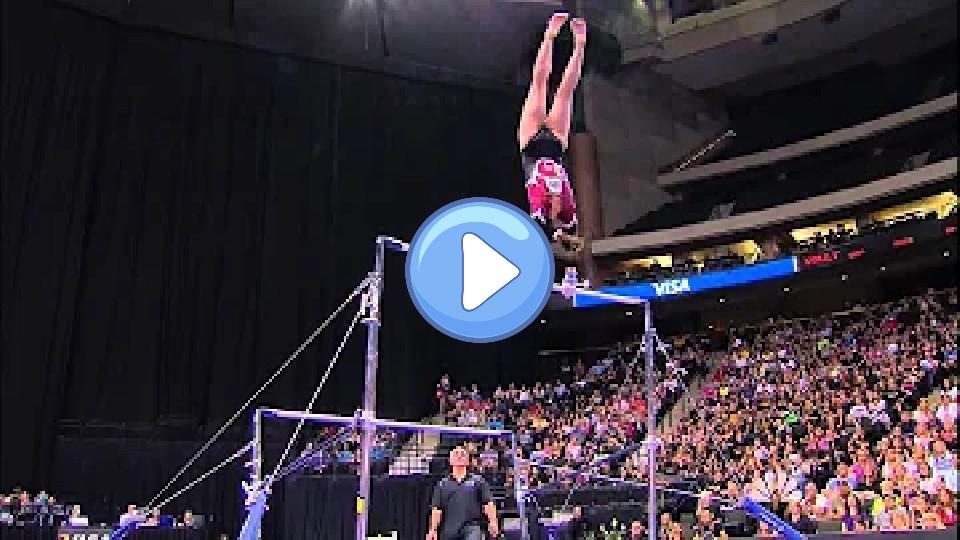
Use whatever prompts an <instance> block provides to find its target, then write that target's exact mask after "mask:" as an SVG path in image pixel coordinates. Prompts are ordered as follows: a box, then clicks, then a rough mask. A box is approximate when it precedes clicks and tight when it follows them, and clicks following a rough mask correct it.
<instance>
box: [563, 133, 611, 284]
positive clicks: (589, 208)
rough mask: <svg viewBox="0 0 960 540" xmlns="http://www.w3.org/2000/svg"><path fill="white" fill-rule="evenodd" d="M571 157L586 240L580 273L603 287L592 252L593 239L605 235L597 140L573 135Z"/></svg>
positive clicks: (579, 217) (589, 135)
mask: <svg viewBox="0 0 960 540" xmlns="http://www.w3.org/2000/svg"><path fill="white" fill-rule="evenodd" d="M569 155H570V165H571V170H572V173H573V175H572V176H573V183H574V190H575V192H576V195H577V222H578V227H577V230H578V233H579V234H580V236H581V237H582V238H583V241H584V246H583V251H582V252H581V256H580V264H579V266H580V272H581V273H582V274H583V276H584V277H585V278H587V279H588V280H590V282H591V283H593V284H597V285H599V281H598V280H599V279H600V276H598V275H597V266H596V264H595V262H594V260H593V255H592V253H591V244H592V243H593V240H594V239H597V238H602V237H603V236H604V234H603V207H602V205H601V201H600V185H599V182H598V178H597V176H598V175H597V139H596V137H594V136H593V134H592V133H590V132H581V133H573V134H572V135H570V148H569Z"/></svg>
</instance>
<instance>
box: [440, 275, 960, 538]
mask: <svg viewBox="0 0 960 540" xmlns="http://www.w3.org/2000/svg"><path fill="white" fill-rule="evenodd" d="M957 313H958V310H957V291H956V289H955V288H954V289H948V290H941V291H928V292H927V293H925V294H922V295H919V296H912V297H908V298H903V299H900V300H897V301H895V302H890V303H885V304H878V305H870V306H865V307H858V308H855V309H852V310H849V311H846V312H843V313H833V314H828V315H824V316H821V317H818V318H811V319H794V320H787V321H768V322H766V323H764V324H759V325H754V326H747V327H740V328H732V329H730V330H729V335H728V339H727V342H728V345H727V347H726V350H725V351H722V352H719V353H718V352H710V351H707V350H706V349H705V347H703V342H702V340H701V339H700V338H699V336H679V337H675V338H670V339H667V340H665V341H666V342H667V343H666V344H665V346H664V347H662V348H661V353H660V354H659V355H658V362H657V372H658V377H659V383H658V385H657V399H658V403H655V404H654V405H655V406H657V407H658V411H657V412H658V418H660V419H663V418H664V417H665V416H666V415H668V414H669V413H670V412H671V410H672V407H673V405H674V403H675V402H676V401H677V400H678V399H679V398H680V397H681V396H683V395H684V394H685V393H686V392H687V391H688V389H689V386H690V383H691V382H692V381H694V380H696V379H697V378H699V377H703V376H706V379H705V380H704V381H703V383H702V384H701V385H699V386H700V387H699V388H698V389H697V391H696V393H695V394H694V395H692V396H687V398H688V399H692V402H693V406H691V407H688V408H685V409H688V411H689V412H686V410H685V411H684V412H685V414H682V415H680V416H679V417H678V418H672V419H671V421H670V422H667V423H663V424H661V434H660V437H661V439H660V442H661V444H660V447H661V448H660V452H659V458H660V463H659V470H660V471H661V472H662V473H664V474H665V475H668V476H670V477H675V478H684V479H689V480H692V481H694V482H695V483H696V485H697V486H698V490H699V491H698V495H699V497H698V498H697V500H698V504H697V511H696V515H695V521H694V523H693V524H692V525H688V526H687V528H686V529H683V528H681V526H680V524H679V523H678V522H676V521H675V520H673V519H671V516H669V515H667V516H664V517H663V518H661V523H660V528H661V536H663V537H667V538H705V537H708V536H714V537H716V536H723V535H725V534H726V532H725V530H724V528H723V527H721V523H724V522H727V523H729V520H728V519H726V518H724V516H721V515H720V514H721V510H720V508H721V506H722V505H721V502H724V501H735V500H738V499H739V498H740V497H742V496H749V497H751V498H753V499H754V500H756V501H758V502H760V503H762V504H765V505H767V506H768V507H770V508H772V509H773V510H775V511H776V512H777V513H779V514H780V515H781V516H782V517H784V519H786V520H787V521H789V522H790V523H792V524H794V525H795V526H796V527H797V528H798V529H799V530H801V531H802V532H809V533H813V532H816V531H818V530H823V529H824V528H825V526H827V525H828V524H829V526H832V527H834V528H835V529H834V530H843V531H849V532H854V531H868V530H902V529H941V528H944V527H948V526H953V525H956V522H957V516H956V506H955V497H956V493H957V444H958V443H957V435H956V420H957V403H958V397H957V393H958V387H960V376H958V369H957V330H958V315H957ZM639 351H640V345H639V344H638V343H636V342H630V343H623V344H618V345H616V346H614V347H613V348H612V349H611V350H610V353H609V354H607V355H606V356H605V357H604V358H603V359H602V360H600V361H599V362H597V363H596V364H594V365H590V366H587V365H584V364H583V363H582V362H576V363H575V364H574V365H573V366H572V367H571V368H570V369H569V370H567V371H566V372H565V373H564V375H565V376H564V377H561V378H560V379H558V380H555V381H552V382H544V383H537V384H534V385H531V386H520V385H509V386H506V387H500V388H496V389H494V390H493V391H492V392H489V393H486V394H485V393H483V392H481V391H480V389H479V388H477V387H476V386H471V387H469V388H461V389H452V385H451V384H450V381H449V379H448V378H445V379H444V380H442V381H441V383H440V384H439V385H438V392H437V397H438V401H439V408H440V415H441V417H442V418H443V419H444V420H445V421H446V422H447V423H448V424H456V425H460V426H471V427H494V428H500V427H508V428H511V429H515V430H516V431H517V433H518V437H519V441H520V443H521V445H522V451H523V454H524V455H523V457H524V458H528V459H530V460H531V461H532V462H533V463H535V464H536V465H535V466H534V467H533V468H532V470H531V474H530V478H531V483H532V485H533V486H534V487H537V486H543V485H548V484H550V483H553V482H557V483H560V484H564V485H569V482H570V481H571V478H574V479H575V480H576V479H577V477H576V476H573V477H571V475H569V474H566V473H567V472H569V471H575V470H579V469H582V468H583V467H584V466H585V465H587V464H590V463H595V462H596V461H597V460H602V458H603V457H604V456H608V455H610V454H612V453H614V452H616V451H618V450H621V449H623V448H625V447H627V446H629V445H630V444H631V443H633V442H637V441H640V440H642V439H643V437H644V421H645V415H646V407H647V406H648V404H647V403H646V400H645V399H644V392H643V359H642V355H641V354H640V353H639ZM476 450H477V451H476V453H475V456H476V466H477V467H479V468H480V469H481V470H484V471H486V472H488V473H490V474H495V471H496V470H503V468H502V465H503V464H504V461H505V459H504V457H505V452H506V448H505V447H504V446H503V445H500V446H498V445H497V444H495V443H492V442H488V443H486V445H485V446H483V447H477V448H476ZM642 461H643V460H642V457H641V456H640V455H639V454H638V453H635V454H633V455H632V456H630V457H629V458H627V459H625V460H621V461H620V462H618V463H615V464H604V465H603V466H601V467H599V468H598V472H599V473H601V474H604V475H610V476H614V477H617V478H620V479H625V480H635V481H644V478H645V469H644V467H643V466H642V463H641V462H642ZM497 465H501V467H500V468H499V469H498V468H497V467H496V466H497ZM500 476H501V477H500V478H495V479H494V480H495V481H500V480H502V481H503V483H504V484H505V485H506V486H507V487H508V488H509V487H510V482H511V477H510V475H509V474H504V473H500ZM575 480H574V481H575ZM579 480H583V478H582V477H581V478H579ZM748 528H749V526H748ZM745 532H746V533H749V534H758V535H761V536H763V535H768V534H770V531H769V530H766V529H765V528H763V527H757V525H756V524H755V523H754V524H752V530H747V531H745Z"/></svg>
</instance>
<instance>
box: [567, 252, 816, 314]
mask: <svg viewBox="0 0 960 540" xmlns="http://www.w3.org/2000/svg"><path fill="white" fill-rule="evenodd" d="M797 269H798V266H797V258H796V257H785V258H782V259H777V260H774V261H768V262H762V263H757V264H751V265H748V266H741V267H739V268H734V269H733V270H724V271H720V272H704V273H702V274H696V275H692V276H687V277H680V278H676V279H665V280H663V281H658V282H656V283H637V284H636V285H622V286H617V287H602V288H600V289H597V290H598V291H599V292H603V293H608V294H616V295H618V296H626V297H630V298H635V299H638V300H657V299H668V298H672V297H675V296H683V295H687V294H696V293H699V292H704V291H709V290H713V289H723V288H726V287H737V286H740V285H746V284H748V283H753V282H757V281H765V280H768V279H776V278H782V277H786V276H789V275H792V274H795V273H796V272H797ZM616 303H617V302H615V301H614V300H610V299H607V298H597V297H595V296H590V295H589V294H584V293H577V295H576V297H575V298H574V306H576V307H578V308H582V307H593V306H602V305H608V304H616Z"/></svg>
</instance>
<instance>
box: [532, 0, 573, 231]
mask: <svg viewBox="0 0 960 540" xmlns="http://www.w3.org/2000/svg"><path fill="white" fill-rule="evenodd" d="M569 17H570V15H569V14H567V13H564V12H557V13H554V14H553V16H552V17H550V20H549V21H548V22H547V29H546V31H545V32H544V35H543V41H541V42H540V49H539V50H538V51H537V58H536V60H535V61H534V64H533V79H532V80H531V82H530V88H529V90H528V91H527V97H526V100H525V101H524V103H523V110H522V111H521V113H520V126H519V127H518V128H517V143H518V144H519V145H520V158H521V161H522V163H523V173H524V175H525V176H526V180H527V185H526V187H527V200H528V201H529V203H530V215H531V216H532V217H533V218H534V219H535V220H537V222H538V223H540V224H541V226H543V228H544V230H545V231H546V233H547V237H548V238H550V239H551V241H554V242H560V243H565V244H570V245H572V246H574V249H575V250H579V249H580V248H581V246H582V241H581V239H580V238H579V237H578V236H577V234H576V227H577V203H576V199H575V198H574V194H573V188H572V187H571V185H570V180H569V177H568V176H567V171H566V169H565V168H564V166H563V153H564V152H565V151H566V149H567V142H568V139H569V136H570V117H571V116H572V113H573V92H574V90H576V88H577V84H578V83H579V82H580V71H581V68H582V66H583V53H584V48H585V47H586V43H587V23H586V21H584V20H583V19H580V18H575V19H573V20H571V21H570V30H571V31H572V32H573V38H574V46H573V54H572V55H571V56H570V60H569V61H568V62H567V67H566V69H565V70H564V72H563V77H562V78H561V80H560V85H559V86H558V87H557V90H556V92H555V93H554V95H553V104H552V106H551V107H550V110H549V111H548V110H547V89H548V85H549V78H550V70H551V67H552V64H553V40H554V39H555V38H556V37H557V35H558V34H559V33H560V29H561V28H563V25H564V23H566V22H567V19H568V18H569Z"/></svg>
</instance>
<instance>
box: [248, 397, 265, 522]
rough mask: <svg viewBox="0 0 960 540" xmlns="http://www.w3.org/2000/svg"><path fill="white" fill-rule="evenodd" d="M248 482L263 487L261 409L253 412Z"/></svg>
mask: <svg viewBox="0 0 960 540" xmlns="http://www.w3.org/2000/svg"><path fill="white" fill-rule="evenodd" d="M250 480H251V481H252V485H254V486H258V488H257V489H262V487H259V486H263V413H262V411H261V409H259V408H258V409H256V410H254V412H253V445H251V446H250ZM260 534H261V531H260V528H259V527H257V538H258V539H259V538H260Z"/></svg>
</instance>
